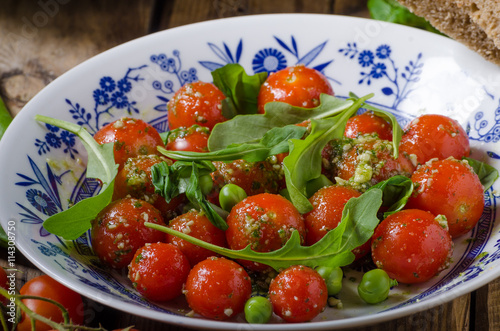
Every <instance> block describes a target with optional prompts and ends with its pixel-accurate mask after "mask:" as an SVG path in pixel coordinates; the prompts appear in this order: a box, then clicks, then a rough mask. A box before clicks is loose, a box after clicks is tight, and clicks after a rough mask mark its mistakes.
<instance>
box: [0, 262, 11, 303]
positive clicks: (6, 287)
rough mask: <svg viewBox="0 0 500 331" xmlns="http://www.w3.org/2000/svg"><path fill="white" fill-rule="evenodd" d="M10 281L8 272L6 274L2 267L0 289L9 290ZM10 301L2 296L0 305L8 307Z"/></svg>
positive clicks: (0, 268) (0, 270) (0, 269)
mask: <svg viewBox="0 0 500 331" xmlns="http://www.w3.org/2000/svg"><path fill="white" fill-rule="evenodd" d="M9 283H10V281H9V279H8V278H7V272H5V269H4V268H2V267H1V266H0V287H2V288H3V289H4V290H7V291H8V290H9ZM8 302H9V301H8V299H7V298H5V297H3V296H1V295H0V303H3V304H4V305H6V304H7V303H8Z"/></svg>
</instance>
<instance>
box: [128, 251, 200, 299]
mask: <svg viewBox="0 0 500 331" xmlns="http://www.w3.org/2000/svg"><path fill="white" fill-rule="evenodd" d="M190 270H191V266H190V264H189V260H188V259H187V257H186V256H185V255H184V254H183V253H182V251H181V250H180V249H179V248H178V247H177V246H175V245H172V244H167V243H152V244H146V245H145V246H144V247H142V248H140V249H138V250H137V251H136V253H135V255H134V258H133V259H132V261H131V262H130V265H129V271H128V277H129V279H130V280H131V281H132V284H133V285H134V288H136V289H137V291H138V292H139V293H140V294H142V295H143V296H144V297H146V298H148V299H150V300H153V301H168V300H172V299H175V298H176V297H178V296H180V295H181V294H182V287H183V285H184V283H185V282H186V279H187V276H188V274H189V271H190Z"/></svg>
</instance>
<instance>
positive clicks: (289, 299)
mask: <svg viewBox="0 0 500 331" xmlns="http://www.w3.org/2000/svg"><path fill="white" fill-rule="evenodd" d="M269 300H271V303H272V305H273V310H274V313H275V314H276V315H278V316H279V317H281V318H282V319H284V320H285V321H286V322H292V323H299V322H307V321H310V320H312V319H313V318H314V317H316V316H317V315H318V314H319V313H321V312H322V311H323V310H324V308H325V307H326V303H327V300H328V290H327V287H326V283H325V280H324V279H323V278H322V277H321V276H320V274H318V272H316V271H315V270H314V269H311V268H309V267H306V266H302V265H295V266H291V267H288V268H286V269H285V270H283V271H281V272H280V273H279V274H278V276H276V277H275V278H274V279H273V280H272V281H271V284H270V285H269Z"/></svg>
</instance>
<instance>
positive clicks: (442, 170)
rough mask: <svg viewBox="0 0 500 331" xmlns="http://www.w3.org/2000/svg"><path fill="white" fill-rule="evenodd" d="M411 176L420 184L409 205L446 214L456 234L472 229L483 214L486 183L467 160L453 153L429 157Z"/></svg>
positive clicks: (454, 236)
mask: <svg viewBox="0 0 500 331" xmlns="http://www.w3.org/2000/svg"><path fill="white" fill-rule="evenodd" d="M411 180H412V182H413V183H414V184H415V185H416V188H415V192H414V194H413V195H412V196H411V197H410V198H409V199H408V202H407V208H418V209H422V210H427V211H429V212H431V213H432V214H434V215H439V214H442V215H444V216H446V219H447V221H448V227H449V231H450V234H451V236H452V237H453V238H457V237H459V236H461V235H464V234H466V233H467V232H469V231H470V230H471V229H472V228H473V227H474V226H476V224H477V222H478V221H479V219H480V218H481V215H482V214H483V210H484V193H483V186H482V184H481V181H480V180H479V177H478V176H477V175H476V173H475V172H474V170H473V169H472V168H471V167H470V166H469V164H468V163H467V161H459V160H456V159H454V158H452V157H450V158H447V159H445V160H434V161H429V162H427V163H426V164H424V165H422V166H420V167H419V168H417V170H416V171H415V172H414V173H413V175H412V176H411ZM437 201H439V203H436V202H437Z"/></svg>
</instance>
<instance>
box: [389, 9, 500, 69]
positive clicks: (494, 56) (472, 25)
mask: <svg viewBox="0 0 500 331" xmlns="http://www.w3.org/2000/svg"><path fill="white" fill-rule="evenodd" d="M398 1H399V2H400V3H401V4H402V5H404V6H406V7H407V8H408V9H410V11H412V12H413V13H415V14H416V15H418V16H422V17H424V18H426V19H427V20H428V21H429V22H430V23H431V24H432V25H433V26H434V27H435V28H436V29H438V30H439V31H441V32H443V33H444V34H446V35H448V36H450V37H451V38H453V39H455V40H457V41H459V42H461V43H463V44H465V45H467V46H468V47H469V48H471V49H472V50H474V51H476V52H477V53H479V54H481V55H482V56H483V57H484V58H486V59H487V60H489V61H491V62H494V63H496V64H498V65H500V5H499V1H498V0H494V1H492V0H398Z"/></svg>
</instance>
